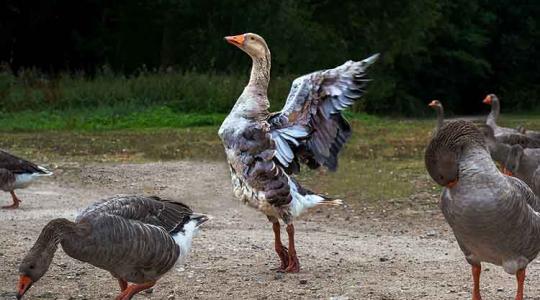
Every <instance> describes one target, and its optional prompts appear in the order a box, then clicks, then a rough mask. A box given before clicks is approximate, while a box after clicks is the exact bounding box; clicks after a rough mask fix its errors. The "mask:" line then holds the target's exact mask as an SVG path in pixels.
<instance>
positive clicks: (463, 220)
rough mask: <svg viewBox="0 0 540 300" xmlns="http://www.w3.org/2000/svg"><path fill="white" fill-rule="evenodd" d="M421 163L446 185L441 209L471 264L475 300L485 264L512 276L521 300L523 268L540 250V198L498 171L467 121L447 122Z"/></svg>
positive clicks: (482, 139)
mask: <svg viewBox="0 0 540 300" xmlns="http://www.w3.org/2000/svg"><path fill="white" fill-rule="evenodd" d="M425 163H426V168H427V170H428V173H429V175H430V176H431V177H432V178H433V180H434V181H435V182H437V183H438V184H439V185H441V186H443V187H444V188H443V191H442V195H441V202H440V207H441V210H442V212H443V214H444V217H445V219H446V221H447V222H448V224H449V225H450V227H451V228H452V230H453V232H454V235H455V237H456V240H457V242H458V244H459V247H460V248H461V250H462V251H463V253H464V254H465V258H466V259H467V262H469V264H470V265H471V266H472V275H473V281H474V288H473V300H480V299H481V296H480V272H481V264H482V263H483V262H487V263H492V264H495V265H498V266H502V267H503V268H504V270H505V271H506V272H507V273H510V274H516V279H517V284H518V286H517V293H516V300H522V299H523V286H524V281H525V269H526V267H527V265H528V264H529V263H530V262H531V261H533V260H534V258H535V257H536V256H537V255H538V252H539V251H540V213H539V212H540V199H538V198H537V197H536V195H535V194H534V193H533V191H532V190H531V189H530V188H529V186H527V184H525V183H524V182H523V181H521V180H519V179H517V178H515V177H511V176H506V175H504V174H502V173H501V172H499V170H498V169H497V167H496V166H495V164H494V162H493V160H492V159H491V158H490V155H489V152H488V149H487V146H486V144H485V142H484V137H483V135H482V133H481V132H480V131H479V130H478V128H477V127H476V126H474V124H472V123H471V122H468V121H453V122H449V123H447V124H445V125H444V126H443V127H442V128H441V130H439V131H438V132H437V133H436V134H435V136H434V137H433V138H432V139H431V141H430V143H429V145H428V147H427V149H426V152H425Z"/></svg>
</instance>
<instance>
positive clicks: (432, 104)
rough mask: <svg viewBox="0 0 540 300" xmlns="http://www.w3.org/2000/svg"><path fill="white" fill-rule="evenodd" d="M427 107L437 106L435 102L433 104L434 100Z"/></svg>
mask: <svg viewBox="0 0 540 300" xmlns="http://www.w3.org/2000/svg"><path fill="white" fill-rule="evenodd" d="M428 106H429V107H435V106H437V102H435V100H433V101H431V102H429V104H428Z"/></svg>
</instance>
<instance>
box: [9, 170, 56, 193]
mask: <svg viewBox="0 0 540 300" xmlns="http://www.w3.org/2000/svg"><path fill="white" fill-rule="evenodd" d="M38 168H39V169H40V170H42V171H43V172H45V173H23V174H16V175H15V188H16V189H22V188H25V187H27V186H29V185H30V184H31V183H32V182H34V181H35V180H36V179H37V178H38V177H42V176H51V175H52V174H53V173H52V172H51V171H49V170H47V169H45V168H44V167H42V166H38Z"/></svg>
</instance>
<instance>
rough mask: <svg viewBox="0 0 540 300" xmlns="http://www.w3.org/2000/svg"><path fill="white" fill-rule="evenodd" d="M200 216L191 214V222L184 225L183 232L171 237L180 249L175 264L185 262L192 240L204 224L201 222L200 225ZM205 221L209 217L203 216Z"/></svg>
mask: <svg viewBox="0 0 540 300" xmlns="http://www.w3.org/2000/svg"><path fill="white" fill-rule="evenodd" d="M200 216H203V215H200V214H193V215H192V216H191V217H192V220H190V221H188V222H187V223H186V224H184V228H183V232H182V231H180V232H178V233H176V234H174V235H173V236H172V237H173V239H174V242H175V243H176V244H177V245H178V246H179V247H180V255H179V256H178V260H177V261H176V264H177V265H178V264H182V263H184V261H185V260H186V258H187V256H188V254H189V251H190V250H191V241H192V240H193V237H194V236H196V235H197V233H198V232H199V226H200V225H201V224H202V223H204V222H206V221H203V222H202V223H201V221H200V219H196V218H199V217H200ZM205 217H206V220H209V219H210V217H209V216H205Z"/></svg>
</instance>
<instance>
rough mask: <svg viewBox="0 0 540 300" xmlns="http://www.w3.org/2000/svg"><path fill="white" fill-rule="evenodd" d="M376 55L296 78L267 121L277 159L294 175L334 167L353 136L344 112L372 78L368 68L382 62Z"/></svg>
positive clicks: (334, 168)
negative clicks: (302, 167)
mask: <svg viewBox="0 0 540 300" xmlns="http://www.w3.org/2000/svg"><path fill="white" fill-rule="evenodd" d="M377 57H378V54H375V55H373V56H371V57H369V58H367V59H365V60H362V61H359V62H354V61H347V62H346V63H344V64H343V65H341V66H339V67H337V68H334V69H328V70H323V71H318V72H314V73H311V74H307V75H304V76H301V77H298V78H296V79H295V80H294V81H293V84H292V86H291V91H290V93H289V96H288V97H287V101H286V102H285V105H284V106H283V109H282V110H281V112H279V113H275V114H273V115H272V116H271V117H270V118H269V119H268V122H269V123H270V126H271V129H270V131H271V134H272V139H273V140H274V141H275V143H276V148H277V153H278V154H277V155H276V159H277V161H278V162H279V164H281V165H282V166H283V167H284V168H285V169H286V170H287V172H289V173H292V172H296V171H298V170H299V168H298V167H297V166H296V164H297V163H296V162H297V160H298V161H302V162H304V163H307V164H308V166H309V167H310V168H318V167H320V166H321V165H322V166H326V167H327V168H329V169H330V170H332V171H334V170H336V168H337V155H338V154H339V152H340V151H341V149H342V148H343V145H344V144H345V143H346V142H347V140H348V139H349V137H350V135H351V127H350V125H349V124H348V122H347V121H346V120H345V118H344V117H343V116H342V115H341V112H342V111H343V110H345V109H347V108H349V107H350V106H351V105H353V104H354V102H355V101H356V100H358V99H359V98H360V97H361V96H362V95H363V94H364V92H365V89H366V85H367V83H368V82H369V81H370V80H369V79H367V78H366V70H367V68H368V67H369V66H370V65H372V64H373V63H374V62H375V61H376V60H377Z"/></svg>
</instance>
